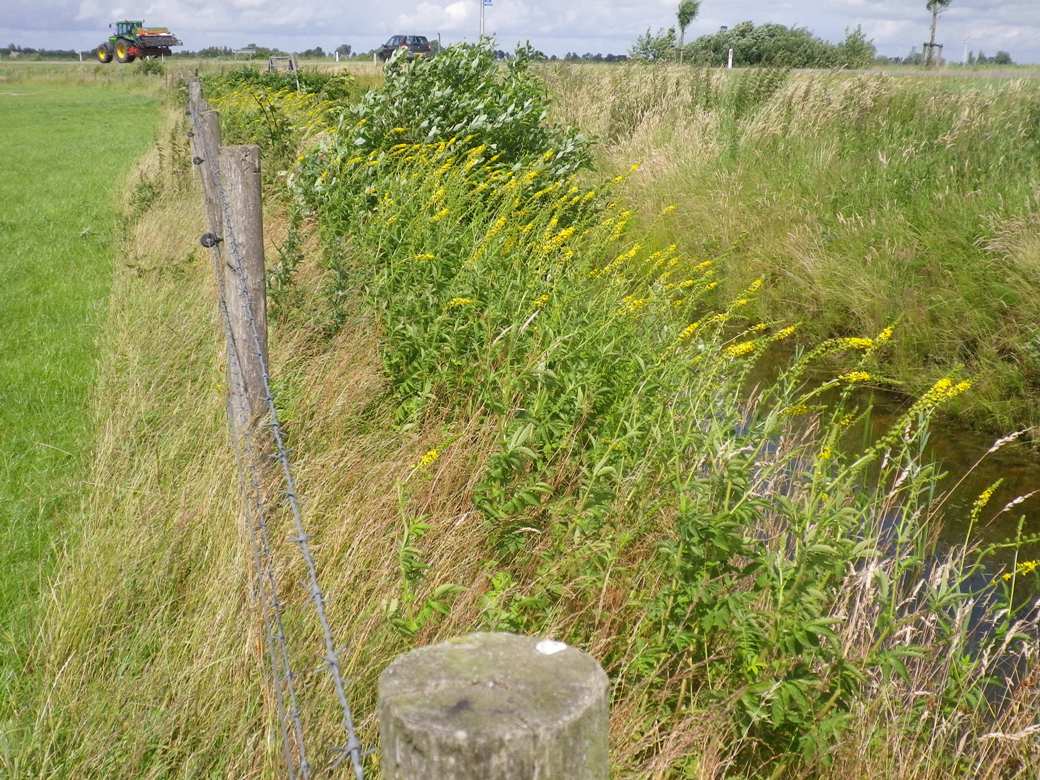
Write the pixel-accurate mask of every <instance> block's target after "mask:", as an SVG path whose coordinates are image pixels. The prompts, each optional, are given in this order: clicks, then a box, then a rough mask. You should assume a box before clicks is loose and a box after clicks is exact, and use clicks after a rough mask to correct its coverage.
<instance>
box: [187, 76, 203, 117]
mask: <svg viewBox="0 0 1040 780" xmlns="http://www.w3.org/2000/svg"><path fill="white" fill-rule="evenodd" d="M200 102H202V82H201V81H199V80H198V79H192V80H191V81H189V82H188V113H189V114H191V116H192V118H194V117H195V115H196V114H198V112H199V103H200Z"/></svg>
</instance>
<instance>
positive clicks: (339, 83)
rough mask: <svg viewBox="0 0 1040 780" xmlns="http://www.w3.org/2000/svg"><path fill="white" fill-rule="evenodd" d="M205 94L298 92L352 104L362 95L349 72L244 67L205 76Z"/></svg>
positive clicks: (203, 80)
mask: <svg viewBox="0 0 1040 780" xmlns="http://www.w3.org/2000/svg"><path fill="white" fill-rule="evenodd" d="M202 83H203V92H204V94H205V95H206V97H207V98H208V99H214V98H216V99H219V98H220V97H221V96H223V95H225V94H227V93H229V92H233V91H236V90H241V89H243V88H253V89H254V90H256V91H258V92H259V91H267V92H278V91H280V90H289V89H291V90H296V91H299V92H306V93H308V94H311V95H314V96H315V97H317V98H320V99H322V100H333V101H351V100H355V99H357V97H358V96H359V92H358V88H357V83H356V80H355V79H354V77H353V76H351V75H350V74H349V73H326V72H322V71H317V70H307V69H302V70H298V71H295V72H288V71H266V70H261V69H259V68H251V67H248V66H243V67H240V68H235V69H234V70H229V71H222V72H219V73H207V74H203V76H202Z"/></svg>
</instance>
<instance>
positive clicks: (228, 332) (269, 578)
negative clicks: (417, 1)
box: [187, 102, 310, 780]
mask: <svg viewBox="0 0 1040 780" xmlns="http://www.w3.org/2000/svg"><path fill="white" fill-rule="evenodd" d="M187 113H188V116H190V117H191V121H192V132H191V133H189V135H190V137H191V147H192V157H193V159H192V161H193V163H194V164H195V165H202V164H203V163H205V162H206V161H205V160H203V158H202V157H200V156H199V154H198V151H199V150H198V146H197V144H196V140H195V139H196V138H198V132H197V130H198V122H199V116H200V114H201V106H200V105H197V104H195V103H194V102H192V103H191V104H190V105H189V109H188V112H187ZM209 163H210V164H212V165H216V164H217V161H214V160H210V161H209ZM199 171H200V173H201V174H202V177H203V186H205V176H206V171H205V169H203V168H200V169H199ZM217 175H219V171H218V173H217ZM211 227H212V228H213V229H216V228H217V226H216V225H212V226H211ZM209 248H210V250H211V252H212V253H213V257H214V260H215V265H214V270H216V271H218V272H219V269H220V268H221V267H222V266H223V260H222V251H221V248H220V245H219V243H214V244H212V245H210V247H209ZM217 303H218V309H219V311H220V314H221V319H222V325H223V330H224V336H225V340H226V345H227V364H228V365H227V370H228V374H229V375H230V378H231V381H229V387H230V385H231V384H232V382H234V380H237V383H236V384H237V385H238V390H239V394H240V397H245V392H246V387H245V380H244V377H243V375H242V372H241V365H242V356H241V353H240V351H239V349H238V344H237V342H236V340H235V336H234V331H233V329H232V327H231V319H230V315H229V314H228V310H227V299H226V297H225V296H224V289H223V285H222V284H220V283H219V280H218V284H217ZM228 398H229V404H230V403H232V398H233V393H229V396H228ZM228 427H229V430H230V432H231V439H232V443H233V444H234V448H233V449H234V453H235V463H236V471H237V475H238V492H239V495H240V496H242V498H243V500H245V501H246V511H245V514H246V516H247V518H248V520H247V522H248V526H249V533H248V534H247V538H248V539H249V546H250V552H251V553H252V556H253V568H254V570H255V576H254V578H253V581H252V592H253V600H254V603H256V604H257V605H258V606H259V608H260V614H261V622H262V624H263V633H264V634H265V636H266V641H265V642H264V643H263V644H264V645H265V650H266V653H267V659H268V665H269V667H270V672H271V680H272V686H271V687H272V691H273V694H274V700H275V711H276V714H277V719H278V727H279V730H280V732H281V736H282V758H283V760H284V762H285V768H286V772H287V774H288V776H289V778H290V780H295V778H297V777H301V778H303V779H304V780H309V778H310V763H309V762H308V760H307V752H306V745H305V742H304V737H303V723H302V719H301V716H300V707H299V699H298V696H297V694H296V687H295V682H294V677H295V675H294V674H293V671H292V664H291V661H290V658H289V648H288V640H287V638H286V634H285V624H284V620H283V616H282V604H281V600H280V599H279V596H278V593H279V589H278V582H277V577H276V576H275V573H274V561H273V556H272V554H271V549H270V547H271V545H270V537H269V533H268V531H267V522H266V517H265V512H264V506H263V497H262V496H263V494H262V490H261V488H260V483H259V480H258V478H257V473H256V468H255V464H252V467H251V468H249V469H247V468H246V459H247V455H248V454H250V453H255V452H256V451H257V450H256V448H255V444H254V442H253V432H252V429H250V428H247V429H246V430H245V432H244V433H245V436H246V439H247V441H248V445H247V446H243V444H242V438H241V436H239V435H237V433H236V431H235V426H234V419H233V415H232V413H231V409H230V408H229V409H228ZM246 471H248V472H249V477H250V479H249V481H250V490H251V493H250V492H247V490H246V477H245V474H246ZM250 510H251V511H252V517H251V518H249V514H250ZM265 581H266V585H267V587H266V588H265ZM265 596H267V599H266V603H265ZM276 653H277V656H278V657H277V658H276ZM285 697H288V698H289V704H290V708H289V711H288V713H287V712H286V707H285ZM290 720H291V722H292V729H293V733H294V736H295V737H296V744H297V751H298V753H299V756H300V762H299V765H298V766H299V769H298V771H297V764H296V762H295V760H294V759H293V753H292V747H291V745H290V741H289V721H290Z"/></svg>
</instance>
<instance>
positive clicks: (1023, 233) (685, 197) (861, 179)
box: [546, 67, 1040, 430]
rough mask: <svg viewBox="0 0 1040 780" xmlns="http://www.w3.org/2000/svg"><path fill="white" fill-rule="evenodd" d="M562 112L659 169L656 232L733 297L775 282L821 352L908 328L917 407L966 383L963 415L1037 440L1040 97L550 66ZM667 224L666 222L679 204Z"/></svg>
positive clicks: (955, 80) (809, 78)
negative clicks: (941, 388)
mask: <svg viewBox="0 0 1040 780" xmlns="http://www.w3.org/2000/svg"><path fill="white" fill-rule="evenodd" d="M546 78H547V80H548V82H549V84H550V86H551V89H552V91H553V93H554V95H555V97H556V102H555V105H556V110H557V115H558V116H559V117H560V118H562V119H564V120H566V121H568V122H572V123H574V124H576V125H578V126H579V127H582V128H583V129H585V130H586V131H587V132H590V133H592V134H594V135H595V136H596V137H598V138H601V139H603V140H604V141H605V143H604V144H602V145H600V146H599V147H598V148H599V152H600V160H601V163H602V164H604V165H606V166H607V167H608V168H611V169H614V170H622V169H623V168H624V167H627V165H628V164H629V163H631V162H633V161H640V162H642V163H644V165H643V170H642V172H641V173H640V175H639V176H636V177H633V178H632V179H631V181H630V188H629V190H628V192H629V197H630V198H631V199H632V202H633V203H635V204H636V205H637V206H638V207H639V211H640V213H641V214H642V215H643V217H644V220H645V221H646V222H648V223H649V222H653V226H652V228H651V229H652V231H653V232H654V233H655V235H657V236H658V237H659V239H660V240H662V241H675V242H676V243H678V244H679V245H680V246H682V247H683V248H684V249H685V250H686V251H689V252H690V253H692V254H694V255H696V256H700V257H710V258H718V259H721V260H723V261H725V264H726V271H725V273H724V274H723V275H722V276H723V280H722V285H721V287H720V290H721V291H722V292H721V294H723V295H733V294H735V291H736V290H739V289H740V288H741V287H742V286H746V285H747V284H748V283H749V282H750V280H751V279H754V278H757V277H759V276H764V277H765V278H767V279H768V280H769V284H768V285H767V291H766V293H765V294H764V295H763V296H761V297H760V298H759V301H758V303H757V312H758V313H759V314H760V316H762V317H764V318H766V319H767V320H771V321H776V320H785V321H786V320H796V321H799V322H801V323H802V325H803V329H802V333H803V335H804V337H805V338H806V339H808V340H812V339H819V338H827V337H831V336H841V335H850V334H854V333H860V332H874V331H876V330H878V329H880V328H881V327H884V326H885V325H886V324H888V323H893V322H898V323H900V325H901V328H902V330H903V332H904V338H902V339H901V340H900V341H899V343H898V344H896V345H895V347H894V348H893V350H892V352H891V355H890V358H889V361H888V363H887V364H886V368H885V372H886V375H887V378H888V379H890V385H891V386H892V387H893V388H894V389H897V390H900V391H901V392H904V393H906V394H915V393H919V392H922V391H923V389H925V388H926V387H927V386H929V385H930V384H931V383H932V382H934V381H935V379H936V378H937V377H939V376H941V375H943V374H944V373H948V372H949V371H951V370H957V369H960V370H964V371H966V372H967V373H969V374H970V375H971V376H972V378H973V381H974V383H975V389H974V391H973V392H972V393H971V394H970V395H966V396H964V397H963V398H961V399H959V400H958V401H957V402H955V403H954V404H953V405H952V407H951V411H952V412H953V413H956V414H958V415H959V416H961V417H963V418H964V419H966V420H968V421H970V422H971V423H973V424H975V425H977V426H979V427H982V428H987V429H990V430H1000V429H1007V428H1009V427H1035V426H1036V425H1037V423H1038V422H1040V417H1038V411H1037V406H1036V397H1037V393H1036V390H1037V387H1038V386H1040V332H1038V331H1037V327H1036V323H1037V322H1040V310H1038V308H1037V301H1038V300H1040V296H1038V295H1037V293H1038V289H1037V284H1038V277H1037V274H1036V269H1037V263H1038V259H1040V244H1038V242H1037V239H1036V235H1037V231H1036V225H1037V219H1038V214H1040V205H1038V200H1037V194H1038V192H1040V155H1038V150H1040V135H1038V130H1037V128H1038V127H1040V122H1038V118H1040V84H1038V83H1037V82H1036V81H1035V80H1030V79H1014V78H1009V79H1004V80H1001V79H986V78H983V77H982V76H981V75H980V76H979V77H978V78H974V77H971V76H968V77H964V78H961V77H950V78H928V77H920V78H915V77H907V76H903V77H899V76H886V75H881V74H878V73H867V74H857V73H852V74H840V73H839V74H826V73H812V72H808V73H806V72H793V73H792V72H787V71H782V70H749V71H743V72H732V73H728V74H727V73H726V72H725V71H719V70H698V69H679V68H642V67H629V68H614V69H598V68H574V67H559V68H555V69H552V68H550V69H548V70H547V71H546ZM670 204H674V205H675V206H677V209H676V210H675V211H674V213H673V214H671V215H670V216H669V217H668V218H667V219H656V218H655V216H656V215H657V214H658V213H659V212H660V211H661V210H662V209H663V208H664V207H666V206H668V205H670Z"/></svg>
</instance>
